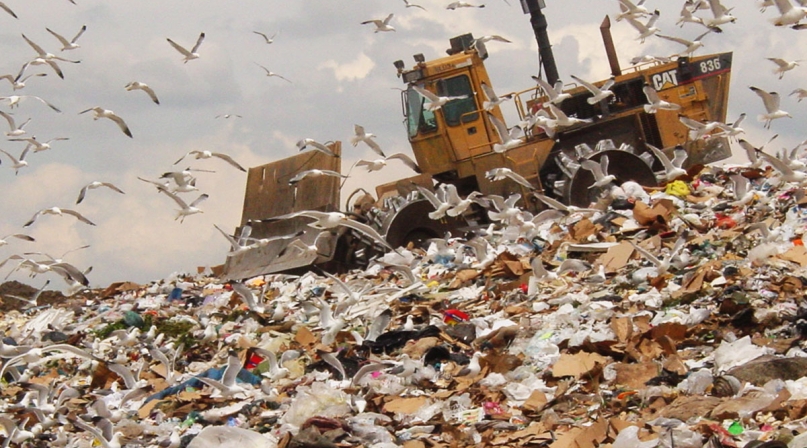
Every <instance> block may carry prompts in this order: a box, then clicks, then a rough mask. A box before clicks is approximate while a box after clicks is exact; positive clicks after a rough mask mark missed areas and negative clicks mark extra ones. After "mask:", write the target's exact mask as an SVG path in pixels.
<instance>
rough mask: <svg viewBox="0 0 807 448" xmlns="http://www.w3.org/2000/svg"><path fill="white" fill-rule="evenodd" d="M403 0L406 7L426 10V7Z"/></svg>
mask: <svg viewBox="0 0 807 448" xmlns="http://www.w3.org/2000/svg"><path fill="white" fill-rule="evenodd" d="M403 2H404V5H406V7H407V8H420V9H422V10H424V11H425V10H426V8H424V7H422V6H420V5H416V4H414V3H410V2H409V0H403Z"/></svg>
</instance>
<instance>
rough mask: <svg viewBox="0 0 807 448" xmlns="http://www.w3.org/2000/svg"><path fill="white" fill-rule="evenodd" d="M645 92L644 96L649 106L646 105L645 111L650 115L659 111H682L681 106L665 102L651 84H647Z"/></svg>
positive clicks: (643, 89)
mask: <svg viewBox="0 0 807 448" xmlns="http://www.w3.org/2000/svg"><path fill="white" fill-rule="evenodd" d="M642 91H643V92H644V96H645V97H647V102H648V103H649V104H645V105H644V111H645V112H647V113H648V114H654V113H656V112H658V111H659V110H679V109H681V105H680V104H675V103H670V102H669V101H664V100H662V99H661V98H660V97H659V96H658V92H656V89H654V88H653V86H651V85H650V84H647V83H645V85H644V87H643V88H642Z"/></svg>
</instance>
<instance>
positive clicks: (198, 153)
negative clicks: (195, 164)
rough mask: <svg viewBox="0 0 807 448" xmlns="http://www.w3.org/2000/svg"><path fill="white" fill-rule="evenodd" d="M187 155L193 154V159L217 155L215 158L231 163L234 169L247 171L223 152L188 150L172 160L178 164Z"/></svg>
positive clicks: (209, 157)
mask: <svg viewBox="0 0 807 448" xmlns="http://www.w3.org/2000/svg"><path fill="white" fill-rule="evenodd" d="M188 156H194V159H196V160H200V159H211V158H213V157H217V158H219V159H221V160H224V161H225V162H227V163H229V164H230V165H232V166H233V167H235V168H236V169H238V170H240V171H244V172H246V171H247V170H246V169H245V168H244V167H243V166H241V165H239V164H238V162H236V161H235V159H233V158H232V157H230V156H229V155H227V154H224V153H223V152H213V151H199V150H193V151H188V152H187V153H186V154H185V155H184V156H182V157H180V158H179V160H177V161H176V162H174V165H176V164H178V163H179V162H181V161H182V160H183V159H184V158H185V157H188Z"/></svg>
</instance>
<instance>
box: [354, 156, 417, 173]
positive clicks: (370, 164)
mask: <svg viewBox="0 0 807 448" xmlns="http://www.w3.org/2000/svg"><path fill="white" fill-rule="evenodd" d="M390 159H398V160H400V161H401V162H403V163H404V164H406V166H408V167H409V168H411V169H412V170H413V171H414V172H416V173H422V171H421V170H420V167H419V166H418V164H417V163H415V161H414V160H412V159H411V158H410V157H409V156H407V155H406V154H404V153H400V152H398V153H395V154H390V155H388V156H387V157H384V158H383V159H375V160H364V159H361V160H359V161H358V162H356V166H363V167H366V168H367V171H368V172H372V171H378V170H380V169H381V168H384V167H385V166H387V161H388V160H390Z"/></svg>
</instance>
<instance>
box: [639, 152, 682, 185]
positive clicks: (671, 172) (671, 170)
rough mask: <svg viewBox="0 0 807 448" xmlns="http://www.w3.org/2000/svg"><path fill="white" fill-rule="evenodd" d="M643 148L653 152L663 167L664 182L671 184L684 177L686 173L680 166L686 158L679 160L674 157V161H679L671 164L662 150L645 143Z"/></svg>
mask: <svg viewBox="0 0 807 448" xmlns="http://www.w3.org/2000/svg"><path fill="white" fill-rule="evenodd" d="M645 146H647V147H648V148H650V150H651V151H653V154H655V155H656V158H657V159H658V160H659V162H661V164H662V165H663V166H664V180H665V181H667V182H672V181H674V180H675V179H678V178H679V177H681V176H685V175H686V174H687V171H686V170H685V169H683V168H681V165H682V164H683V163H684V160H685V159H686V158H683V159H681V158H679V157H676V158H675V159H676V160H680V161H679V162H677V163H673V161H672V160H670V158H669V157H667V155H666V154H664V152H663V151H662V150H660V149H658V148H656V147H655V146H653V145H651V144H649V143H645ZM682 149H683V148H682Z"/></svg>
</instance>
